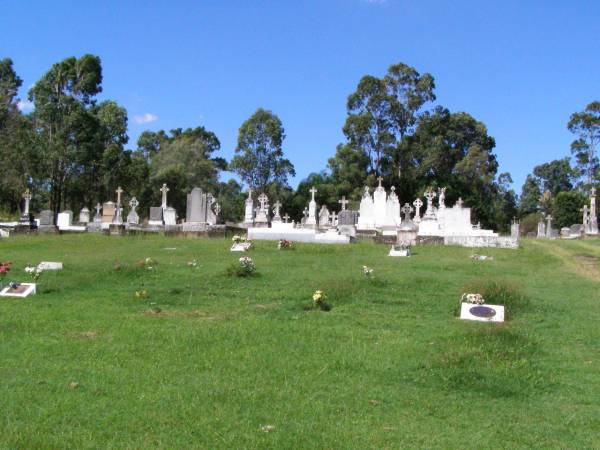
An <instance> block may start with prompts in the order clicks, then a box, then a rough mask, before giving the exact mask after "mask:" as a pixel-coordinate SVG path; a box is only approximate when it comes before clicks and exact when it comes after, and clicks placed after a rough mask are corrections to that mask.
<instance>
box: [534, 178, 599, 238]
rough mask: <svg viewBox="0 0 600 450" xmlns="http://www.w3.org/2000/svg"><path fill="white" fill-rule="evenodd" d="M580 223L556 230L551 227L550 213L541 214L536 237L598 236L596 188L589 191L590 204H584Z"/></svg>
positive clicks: (551, 218)
mask: <svg viewBox="0 0 600 450" xmlns="http://www.w3.org/2000/svg"><path fill="white" fill-rule="evenodd" d="M581 212H582V213H583V217H582V223H576V224H573V225H571V226H570V227H563V228H561V229H560V230H557V229H555V228H553V227H552V220H554V218H553V217H552V216H551V215H549V214H548V215H546V216H542V217H541V218H540V221H539V222H538V225H537V238H538V239H548V238H549V239H557V238H560V239H581V238H583V237H585V236H598V234H599V233H598V213H597V210H596V188H594V187H593V188H592V189H591V191H590V204H589V206H588V205H584V206H583V209H582V210H581Z"/></svg>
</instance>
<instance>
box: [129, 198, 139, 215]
mask: <svg viewBox="0 0 600 450" xmlns="http://www.w3.org/2000/svg"><path fill="white" fill-rule="evenodd" d="M139 204H140V202H138V200H137V198H135V197H131V200H129V207H130V208H131V209H132V210H133V211H134V212H135V208H137V207H138V206H139Z"/></svg>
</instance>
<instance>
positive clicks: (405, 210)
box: [400, 203, 413, 220]
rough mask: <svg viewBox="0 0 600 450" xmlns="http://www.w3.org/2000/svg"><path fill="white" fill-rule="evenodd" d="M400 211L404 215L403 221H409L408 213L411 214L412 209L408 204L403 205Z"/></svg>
mask: <svg viewBox="0 0 600 450" xmlns="http://www.w3.org/2000/svg"><path fill="white" fill-rule="evenodd" d="M400 211H402V212H403V213H404V220H410V213H411V212H413V207H412V206H410V204H408V203H405V204H404V206H403V207H402V209H400Z"/></svg>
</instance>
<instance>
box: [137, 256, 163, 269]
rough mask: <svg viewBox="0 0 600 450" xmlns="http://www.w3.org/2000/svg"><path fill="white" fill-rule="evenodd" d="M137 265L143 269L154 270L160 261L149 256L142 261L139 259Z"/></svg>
mask: <svg viewBox="0 0 600 450" xmlns="http://www.w3.org/2000/svg"><path fill="white" fill-rule="evenodd" d="M137 265H138V267H140V268H142V269H146V270H153V269H154V268H155V267H156V266H157V265H158V261H156V260H155V259H154V258H151V257H147V258H144V259H142V260H141V261H138V263H137Z"/></svg>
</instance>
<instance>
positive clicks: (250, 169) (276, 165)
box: [229, 108, 296, 192]
mask: <svg viewBox="0 0 600 450" xmlns="http://www.w3.org/2000/svg"><path fill="white" fill-rule="evenodd" d="M284 139H285V132H284V129H283V125H282V123H281V120H280V119H279V117H277V116H276V115H275V114H273V113H272V112H271V111H267V110H265V109H262V108H259V109H258V110H257V111H256V112H255V113H254V114H252V116H250V118H249V119H248V120H246V121H245V122H244V123H243V124H242V126H241V127H240V130H239V133H238V140H237V147H236V149H235V156H234V157H233V159H232V160H231V162H230V164H229V168H230V169H231V170H232V171H234V172H235V173H237V174H238V175H239V176H240V178H241V179H242V180H243V181H244V182H245V183H246V184H248V186H250V187H251V188H252V189H254V190H256V191H259V192H265V191H266V190H267V188H268V187H269V186H270V185H272V184H273V185H277V186H280V187H285V186H287V177H288V176H294V175H296V171H295V170H294V165H293V164H292V163H291V162H290V161H289V160H288V159H285V158H284V157H283V149H282V146H283V140H284Z"/></svg>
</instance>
